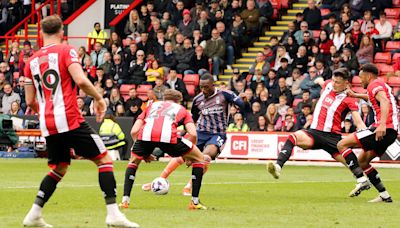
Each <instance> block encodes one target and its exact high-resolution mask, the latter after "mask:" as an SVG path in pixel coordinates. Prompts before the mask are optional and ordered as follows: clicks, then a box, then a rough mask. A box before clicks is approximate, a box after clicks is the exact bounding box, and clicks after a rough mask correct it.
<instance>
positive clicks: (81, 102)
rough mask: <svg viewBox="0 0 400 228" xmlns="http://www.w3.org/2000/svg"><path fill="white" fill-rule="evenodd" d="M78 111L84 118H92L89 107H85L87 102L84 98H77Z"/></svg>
mask: <svg viewBox="0 0 400 228" xmlns="http://www.w3.org/2000/svg"><path fill="white" fill-rule="evenodd" d="M76 100H77V103H78V109H79V112H80V113H81V115H82V116H90V109H89V106H86V105H85V101H84V100H83V98H82V97H77V99H76Z"/></svg>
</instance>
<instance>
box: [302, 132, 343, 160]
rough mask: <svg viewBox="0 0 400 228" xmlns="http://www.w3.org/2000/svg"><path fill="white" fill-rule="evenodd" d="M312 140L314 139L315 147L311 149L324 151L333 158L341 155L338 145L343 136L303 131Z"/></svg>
mask: <svg viewBox="0 0 400 228" xmlns="http://www.w3.org/2000/svg"><path fill="white" fill-rule="evenodd" d="M303 131H304V132H305V133H306V134H307V135H308V136H310V138H312V139H313V143H312V144H313V145H312V147H311V148H310V149H315V150H318V149H322V150H325V151H326V152H328V153H329V154H330V155H331V156H332V157H335V156H336V155H338V154H339V151H338V148H337V144H338V142H339V141H340V140H341V139H342V136H341V135H339V134H335V133H330V132H324V131H319V130H315V129H310V130H303Z"/></svg>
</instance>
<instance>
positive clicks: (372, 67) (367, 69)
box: [361, 63, 379, 77]
mask: <svg viewBox="0 0 400 228" xmlns="http://www.w3.org/2000/svg"><path fill="white" fill-rule="evenodd" d="M361 70H362V71H363V72H368V73H371V74H373V75H374V76H375V77H377V76H378V74H379V70H378V68H377V67H376V66H375V64H372V63H367V64H364V65H363V66H362V67H361Z"/></svg>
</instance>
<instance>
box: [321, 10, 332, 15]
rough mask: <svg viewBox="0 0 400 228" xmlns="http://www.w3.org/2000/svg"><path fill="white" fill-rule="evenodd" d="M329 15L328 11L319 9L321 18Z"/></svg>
mask: <svg viewBox="0 0 400 228" xmlns="http://www.w3.org/2000/svg"><path fill="white" fill-rule="evenodd" d="M330 13H331V10H330V9H321V16H326V15H328V14H330Z"/></svg>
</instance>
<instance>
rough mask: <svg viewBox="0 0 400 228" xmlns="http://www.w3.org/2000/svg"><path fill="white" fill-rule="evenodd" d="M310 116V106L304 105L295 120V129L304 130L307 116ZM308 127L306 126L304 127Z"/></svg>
mask: <svg viewBox="0 0 400 228" xmlns="http://www.w3.org/2000/svg"><path fill="white" fill-rule="evenodd" d="M310 114H312V113H311V105H310V104H304V105H303V107H302V108H301V112H300V113H299V114H298V115H297V118H296V129H297V130H299V129H304V126H305V125H306V123H307V116H308V115H310ZM306 127H308V126H306Z"/></svg>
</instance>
